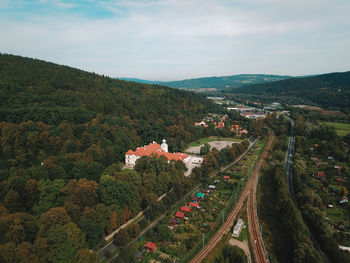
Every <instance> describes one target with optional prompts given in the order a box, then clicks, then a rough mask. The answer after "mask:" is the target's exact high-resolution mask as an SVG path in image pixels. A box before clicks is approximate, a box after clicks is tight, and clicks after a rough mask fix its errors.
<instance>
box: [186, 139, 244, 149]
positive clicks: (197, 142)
mask: <svg viewBox="0 0 350 263" xmlns="http://www.w3.org/2000/svg"><path fill="white" fill-rule="evenodd" d="M215 141H232V142H241V141H242V140H241V139H238V138H233V137H214V136H211V137H207V138H200V139H198V140H196V141H194V142H191V143H190V144H188V145H187V147H186V148H188V147H196V146H200V145H202V144H204V143H208V142H215Z"/></svg>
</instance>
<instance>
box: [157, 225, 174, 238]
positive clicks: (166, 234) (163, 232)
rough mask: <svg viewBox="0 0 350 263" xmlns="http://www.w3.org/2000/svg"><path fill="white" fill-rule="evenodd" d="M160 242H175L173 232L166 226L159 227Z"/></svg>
mask: <svg viewBox="0 0 350 263" xmlns="http://www.w3.org/2000/svg"><path fill="white" fill-rule="evenodd" d="M157 233H158V240H159V241H161V242H163V241H169V242H170V241H172V240H173V232H172V231H171V230H170V228H169V227H168V226H166V225H159V226H158V227H157Z"/></svg>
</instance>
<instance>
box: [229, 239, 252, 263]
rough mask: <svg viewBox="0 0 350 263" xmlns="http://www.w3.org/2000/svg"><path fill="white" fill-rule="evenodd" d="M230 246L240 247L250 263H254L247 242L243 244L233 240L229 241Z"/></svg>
mask: <svg viewBox="0 0 350 263" xmlns="http://www.w3.org/2000/svg"><path fill="white" fill-rule="evenodd" d="M229 244H230V245H231V246H236V247H239V248H240V249H242V250H243V251H244V253H245V254H246V255H247V257H248V263H251V262H252V259H251V257H250V251H249V247H248V242H247V240H245V241H244V242H241V241H239V240H238V239H234V238H231V239H230V241H229Z"/></svg>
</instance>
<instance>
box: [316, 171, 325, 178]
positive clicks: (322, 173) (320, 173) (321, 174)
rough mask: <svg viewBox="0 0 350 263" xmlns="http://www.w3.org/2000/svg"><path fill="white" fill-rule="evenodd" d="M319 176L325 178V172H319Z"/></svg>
mask: <svg viewBox="0 0 350 263" xmlns="http://www.w3.org/2000/svg"><path fill="white" fill-rule="evenodd" d="M317 176H320V177H321V176H325V174H324V172H317Z"/></svg>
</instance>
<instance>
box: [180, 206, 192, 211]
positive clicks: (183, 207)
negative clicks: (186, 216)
mask: <svg viewBox="0 0 350 263" xmlns="http://www.w3.org/2000/svg"><path fill="white" fill-rule="evenodd" d="M180 211H182V212H191V208H190V207H188V206H181V208H180Z"/></svg>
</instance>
